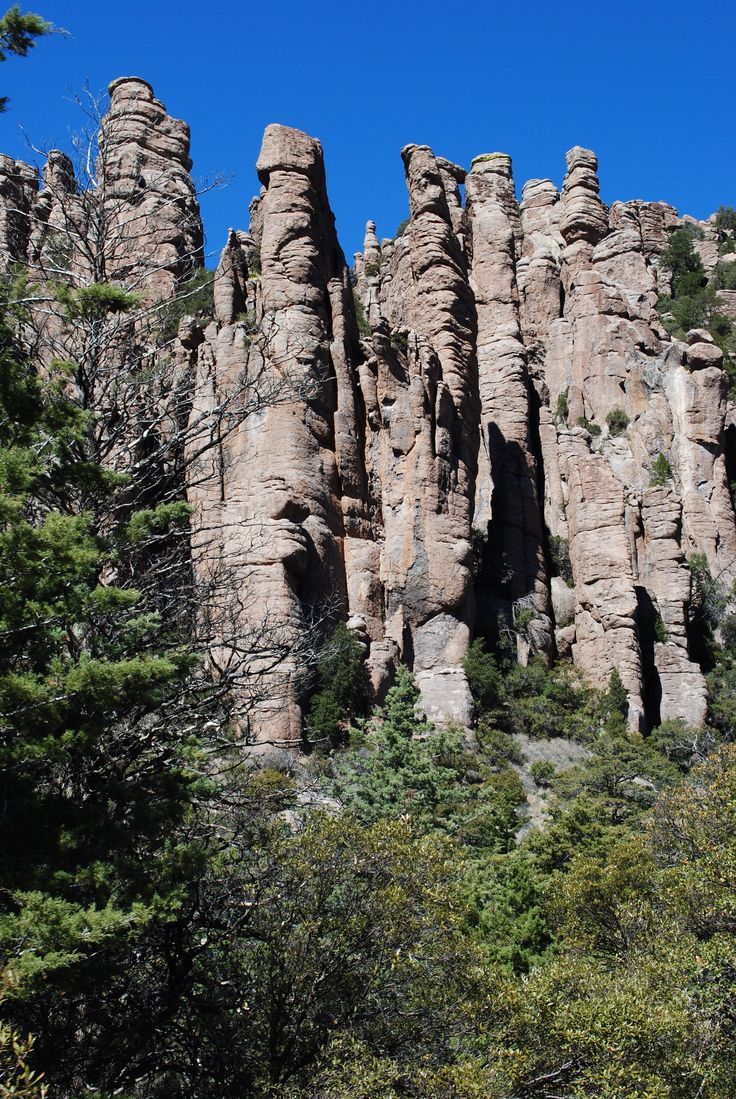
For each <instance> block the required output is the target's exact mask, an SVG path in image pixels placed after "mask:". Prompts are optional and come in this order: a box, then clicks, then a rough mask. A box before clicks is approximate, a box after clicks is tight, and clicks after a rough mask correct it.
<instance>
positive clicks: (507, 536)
mask: <svg viewBox="0 0 736 1099" xmlns="http://www.w3.org/2000/svg"><path fill="white" fill-rule="evenodd" d="M466 194H467V213H468V225H469V227H470V233H471V242H472V249H471V251H472V261H471V271H470V284H471V288H472V290H473V294H474V297H475V305H476V314H477V325H478V335H477V355H478V381H479V392H480V418H481V433H480V451H479V462H478V478H477V485H476V496H475V518H474V526H475V527H476V528H477V529H478V530H479V531H481V532H482V533H483V536H484V537H487V538H488V546H487V547H486V552H485V555H484V557H485V560H484V570H483V575H482V576H481V578H480V583H479V585H478V589H479V610H480V612H481V613H482V614H483V615H484V617H485V618H487V619H488V622H486V623H485V627H486V629H492V628H493V625H494V624H495V623H494V622H493V618H494V611H495V613H496V614H497V613H498V609H499V607H500V606H501V605H502V604H503V597H505V598H506V599H507V600H508V601H509V602H510V603H511V604H512V605H515V606H516V607H517V609H521V607H525V608H527V609H529V610H531V611H532V612H533V614H534V618H533V619H532V622H531V625H530V627H529V636H528V639H527V637H526V636H523V637H522V636H521V635H519V642H520V645H521V646H523V648H524V651H523V652H522V654H521V655H522V656H525V654H526V646H527V645H528V644H529V642H531V646H532V648H533V649H534V650H535V651H537V652H543V653H547V654H549V653H550V652H551V649H552V628H551V622H550V617H549V593H548V587H547V576H546V569H545V559H544V544H543V524H542V515H541V509H540V503H539V499H538V492H537V477H538V470H537V457H536V454H535V452H534V445H533V441H532V429H531V423H530V416H531V398H532V389H531V385H530V381H529V377H528V372H527V352H526V349H525V347H524V344H523V343H522V338H521V328H520V324H519V295H518V288H517V284H516V270H515V265H516V254H517V250H518V251H520V250H521V241H520V239H519V237H520V227H521V222H520V216H519V209H518V204H517V202H516V197H515V195H514V188H513V179H512V175H511V159H510V157H508V156H505V155H504V154H501V153H495V154H490V155H486V156H481V157H477V158H476V159H475V160H474V161H473V165H472V168H471V171H470V174H469V175H468V177H467V182H466ZM489 574H490V575H489ZM489 586H490V587H491V590H494V589H495V593H496V595H502V600H501V602H499V601H498V600H497V599H493V598H491V597H490V594H489V593H488V592H487V590H486V589H487V588H488V587H489ZM481 598H482V599H483V602H480V599H481ZM507 606H508V604H507Z"/></svg>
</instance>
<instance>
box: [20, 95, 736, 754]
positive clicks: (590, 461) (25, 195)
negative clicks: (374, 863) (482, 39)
mask: <svg viewBox="0 0 736 1099" xmlns="http://www.w3.org/2000/svg"><path fill="white" fill-rule="evenodd" d="M402 159H403V163H404V171H405V176H406V184H407V190H408V196H409V208H410V220H409V224H408V227H407V228H406V231H405V232H404V233H403V234H402V235H401V236H400V237H398V238H397V239H396V240H390V239H389V240H386V239H384V240H382V241H379V238H378V235H377V232H376V226H375V223H374V222H372V221H368V222H367V225H366V231H365V240H364V245H363V251H362V253H359V254H358V255H357V256H356V257H355V268H354V279H351V275H350V272H349V270H348V268H347V266H346V264H345V260H344V257H343V254H342V251H341V249H340V246H339V243H338V240H337V236H336V233H335V227H334V218H333V215H332V213H331V210H330V206H329V200H328V194H327V185H326V181H325V173H324V162H323V156H322V149H321V146H320V144H319V142H318V141H316V140H315V139H314V138H311V137H309V136H307V135H306V134H303V133H301V132H300V131H297V130H293V129H290V128H288V127H285V126H278V125H274V126H269V127H268V128H267V130H266V133H265V135H264V140H263V146H262V149H261V154H260V156H259V158H258V165H257V169H258V175H259V179H260V181H261V185H262V186H261V192H260V194H259V195H258V196H257V197H256V198H255V199H254V200H253V202H252V203H251V206H250V212H251V220H250V227H249V230H248V231H247V232H244V231H242V230H231V231H230V233H229V235H228V240H227V242H226V244H225V247H224V250H223V252H222V255H221V258H220V262H219V265H218V267H217V271H216V273H215V278H214V307H213V316H212V318H211V319H210V320H209V321H206V322H203V323H200V321H198V320H196V319H194V318H191V317H190V318H184V320H183V321H182V322H181V325H180V328H179V334H178V337H177V339H176V340H175V341H174V346H173V350H172V355H173V360H174V363H175V373H174V375H173V376H175V377H176V378H177V379H178V381H177V384H180V385H181V386H182V387H183V390H184V391H185V392H186V393H188V394H189V397H188V400H189V401H190V405H191V407H190V409H189V420H188V422H189V436H188V437H189V440H190V443H189V451H188V458H189V461H188V464H187V465H188V486H187V491H188V496H189V499H190V502H191V503H192V505H193V508H194V514H193V521H192V551H193V561H194V567H195V572H196V575H197V578H198V582H199V585H200V591H201V611H202V614H203V615H204V616H205V617H206V618H207V619H208V622H209V627H210V638H211V652H210V656H211V659H212V662H213V666H216V667H218V668H219V669H221V670H223V674H225V675H227V674H228V669H229V668H231V667H232V666H233V665H234V664H236V663H237V662H238V661H240V666H241V671H242V659H243V654H244V653H245V654H246V657H245V665H246V673H247V674H246V675H245V676H243V675H241V676H240V677H239V678H238V680H237V685H234V686H233V693H234V696H235V710H236V713H238V715H239V717H240V721H241V726H242V727H243V729H244V730H246V731H247V732H248V734H249V735H250V736H251V737H252V738H253V739H254V740H256V741H258V742H260V743H272V744H276V745H286V746H291V747H293V746H295V745H297V744H299V743H300V741H301V738H302V735H303V731H304V730H303V715H304V703H305V700H306V697H307V694H308V690H309V682H308V677H306V676H305V669H308V668H309V666H310V656H313V653H314V650H315V647H316V646H318V645H319V644H320V642H321V639H322V638H323V637H324V634H325V631H326V630H327V629H328V628H329V626H330V625H331V624H332V623H334V622H335V621H336V620H337V619H340V618H342V619H344V620H346V621H347V622H348V627H349V628H350V629H351V631H352V632H353V634H354V636H355V637H356V638H358V640H359V642H360V644H361V646H362V647H363V649H364V651H365V660H366V668H367V673H368V677H369V680H370V683H371V687H372V690H373V694H374V697H375V699H377V700H379V701H380V699H381V698H382V697H383V695H384V694H385V691H386V689H387V686H388V684H389V682H390V679H391V676H392V673H393V669H394V668H395V666H396V663H397V662H398V661H399V660H403V661H406V662H408V663H409V664H410V665H411V666H412V667H413V669H414V671H415V674H416V678H417V682H418V684H419V687H420V689H421V692H422V698H423V703H424V706H425V708H426V710H427V713H428V715H429V716H430V717H431V718H432V719H433V720H437V721H439V722H447V721H458V722H460V723H461V724H463V725H469V724H471V723H472V720H473V712H472V702H471V699H470V695H469V691H468V686H467V682H466V678H465V674H464V672H463V667H462V665H463V658H464V656H465V653H466V651H467V647H468V644H469V642H470V640H471V639H472V637H473V636H474V635H475V634H478V633H481V634H486V635H488V636H491V637H493V636H494V635H497V633H498V631H499V630H501V631H513V632H515V634H516V640H517V650H518V653H519V657H520V658H521V659H527V658H528V657H529V656H531V655H533V654H535V653H536V654H541V655H543V656H544V657H545V658H546V659H555V658H560V657H561V658H565V659H572V660H574V661H575V662H576V663H577V664H578V666H579V667H580V668H581V670H582V671H583V672H584V673H585V675H586V676H587V677H588V678H589V679H590V680H591V682H593V683H595V684H597V685H598V686H600V687H605V686H606V685H607V684H608V682H609V680H610V676H611V673H612V672H613V671H614V670H617V671H618V672H619V674H620V675H621V678H622V680H623V683H624V685H625V687H626V690H627V693H628V697H629V721H630V724H631V726H632V727H634V728H637V729H641V730H643V731H646V730H647V729H648V728H650V727H651V726H653V725H656V724H658V723H659V722H660V721H661V720H664V719H666V718H670V717H681V718H684V719H685V720H686V721H688V722H690V723H691V724H694V725H698V724H701V723H702V722H703V721H704V719H705V714H706V706H707V698H706V689H705V680H704V677H703V674H702V672H701V670H700V668H699V666H698V665H697V663H696V662H695V661H694V659H693V649H694V645H693V642H694V638H693V637H692V636H691V634H692V624H691V623H692V614H691V613H690V611H691V603H692V598H693V595H692V591H691V587H692V579H691V573H690V569H689V567H688V559H689V558H691V557H692V555H693V554H702V555H704V557H705V559H706V561H707V563H708V566H709V568H710V570H711V572H712V575H713V576H714V577H717V578H718V580H719V582H722V583H725V584H728V583H730V581H731V580H732V579H733V578H734V577H735V576H736V524H735V523H734V509H733V504H732V500H731V493H730V491H729V472H728V470H729V469H730V468H731V463H732V460H733V455H732V453H731V452H730V450H729V446H730V445H731V444H730V443H729V440H730V439H732V437H733V436H734V433H735V432H736V427H735V426H734V422H735V421H736V415H734V411H733V409H732V408H731V409H729V407H728V403H727V392H726V388H727V387H726V379H725V374H724V369H723V354H722V352H721V350H720V349H719V347H718V346H717V345H716V343H715V341H714V340H713V338H712V336H711V334H710V333H709V332H708V331H707V330H694V331H692V332H689V333H688V334H687V337H686V338H685V340H684V341H682V342H681V341H678V340H674V339H671V338H670V337H669V336H668V335H667V333H666V331H665V329H664V327H663V325H662V323H661V321H660V319H659V317H658V314H657V302H658V298H659V296H660V295H661V294H663V293H669V292H670V290H671V286H670V281H669V280H670V276H669V275H668V273H667V271H666V270H665V269H663V268H662V267H661V266H660V263H659V257H660V256H661V253H662V252H663V251H664V249H665V248H666V247H667V242H668V233H669V232H670V231H671V230H672V229H673V228H675V227H677V226H678V225H680V224H683V223H684V221H686V220H687V219H682V218H679V217H678V215H677V212H676V211H675V210H674V209H673V207H671V206H669V205H668V204H666V203H662V202H657V203H654V202H643V201H640V200H635V201H631V202H615V203H613V205H612V206H611V208H610V210H609V209H608V208H607V207H606V206H605V205H604V203H603V202H602V201H601V198H600V194H599V185H598V174H597V172H598V165H597V159H596V157H595V154H594V153H592V152H591V151H589V150H586V149H582V148H579V147H576V148H574V149H572V150H571V151H570V152H569V153H568V154H567V166H566V172H565V176H564V181H563V183H562V187H561V189H560V190H558V188H557V186H556V185H555V184H554V183H553V182H552V181H551V180H531V181H529V182H528V183H527V184H526V185H525V187H524V189H523V194H522V200H521V203H519V202H518V201H517V197H516V193H515V188H514V181H513V176H512V171H511V160H510V157H509V156H508V155H507V154H505V153H490V154H484V155H482V156H480V157H477V158H475V160H474V161H473V163H472V165H471V168H470V170H469V171H468V172H467V174H466V171H465V169H464V168H462V167H460V166H458V165H455V164H452V163H451V162H450V161H448V160H445V159H443V158H442V157H439V156H435V154H434V153H433V152H432V150H431V149H429V148H428V147H427V146H423V145H408V146H406V147H405V148H404V149H403V150H402ZM190 170H191V162H190V158H189V132H188V129H187V127H186V125H185V124H184V123H182V122H178V121H176V120H175V119H172V118H170V117H169V116H168V115H167V114H166V112H165V110H164V108H163V106H162V104H161V103H160V102H159V101H158V100H157V99H156V98H155V96H154V93H153V91H152V89H151V88H150V86H149V85H148V84H147V83H146V82H145V81H142V80H139V79H137V78H124V79H122V80H118V81H115V82H114V84H113V85H111V100H110V110H109V113H108V115H107V116H106V119H105V121H104V123H103V135H102V146H101V155H100V161H99V164H98V174H99V177H100V188H99V196H98V201H110V202H111V203H112V205H113V208H114V211H115V213H114V218H113V219H112V221H111V222H110V227H111V230H112V232H111V240H110V246H109V248H108V247H103V249H102V251H101V255H102V259H103V264H102V268H101V269H100V270H99V271H97V270H95V269H93V266H94V265H92V266H90V265H89V263H88V262H87V261H85V259H84V257H83V256H81V255H76V254H75V255H72V256H70V257H69V262H70V264H71V265H72V269H73V270H75V271H77V272H78V273H79V275H80V277H82V275H83V276H84V278H85V279H87V280H88V281H89V280H90V279H91V280H98V281H102V280H103V279H106V278H107V279H110V278H111V279H113V280H115V281H118V282H119V283H121V284H122V285H124V286H125V287H126V288H127V289H142V290H144V291H146V292H147V293H148V294H149V295H150V296H151V297H154V298H160V299H164V300H165V299H166V298H168V297H170V296H171V295H172V293H173V292H174V290H175V288H176V287H177V285H179V284H180V282H181V280H182V278H183V277H185V276H186V275H187V274H188V273H189V272H190V271H191V270H192V269H193V268H195V267H197V266H199V265H201V263H202V228H201V222H200V219H199V209H198V205H197V198H196V191H195V188H194V184H193V183H192V180H191V176H190ZM463 185H464V187H465V200H463V193H462V187H463ZM88 210H89V205H88V203H87V204H85V202H83V201H82V196H81V194H80V191H79V186H78V184H77V181H76V180H75V179H74V173H73V170H72V166H71V163H70V162H69V160H68V158H66V157H65V156H64V154H62V153H53V154H52V155H51V156H50V158H49V162H48V164H47V166H46V169H45V171H44V173H43V180H42V185H41V189H40V190H39V181H38V177H37V173H36V172H35V170H34V169H31V168H29V167H28V166H27V165H24V164H21V163H18V162H15V161H12V160H10V159H9V158H6V157H2V158H0V253H1V254H0V259H1V261H2V264H3V265H4V266H5V267H7V266H8V265H9V264H11V263H13V262H16V261H18V260H21V261H22V260H24V259H25V260H31V261H32V262H33V261H34V258H35V259H37V258H38V257H48V256H49V255H50V254H51V250H52V249H53V248H55V247H58V237H59V234H60V233H63V231H64V225H65V224H69V222H68V219H69V218H70V217H71V219H72V224H74V220H75V219H80V221H79V229H80V230H82V229H84V225H83V219H84V218H85V217H87V216H88ZM64 219H67V220H66V222H65V221H64ZM690 220H691V221H692V219H690ZM697 225H698V227H699V228H700V229H702V230H703V239H702V240H697V241H696V246H697V249H698V252H699V253H700V255H701V258H702V260H703V263H704V266H705V268H706V271H707V272H710V271H711V270H712V269H713V268H714V267H715V263H716V262H717V261H718V247H717V243H718V242H717V237H716V233H715V228H714V224H713V223H712V222H707V223H697ZM85 263H87V266H86V267H85ZM735 293H736V292H733V291H719V300H720V302H721V307H722V309H723V312H724V313H726V314H727V315H730V316H733V317H734V318H736V305H735V304H734V301H733V300H732V299H734V296H735ZM223 409H224V410H226V413H225V414H224V415H223V412H222V410H223ZM214 420H216V421H217V422H218V423H219V424H220V428H218V433H217V434H216V436H212V435H210V436H209V437H207V438H206V439H205V438H204V437H203V436H201V435H198V427H197V425H200V424H201V425H209V424H211V423H212V422H213V421H214ZM207 430H209V428H208V429H207ZM204 431H205V428H204V426H203V427H202V432H204ZM731 476H732V474H731ZM563 574H564V578H563Z"/></svg>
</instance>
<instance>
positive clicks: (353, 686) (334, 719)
mask: <svg viewBox="0 0 736 1099" xmlns="http://www.w3.org/2000/svg"><path fill="white" fill-rule="evenodd" d="M317 674H318V679H319V689H318V690H317V691H316V692H315V693H314V694H313V695H312V697H311V699H310V701H309V708H308V713H307V719H306V722H305V735H306V740H307V742H308V743H309V745H310V746H311V747H318V748H320V749H322V750H325V749H330V748H335V747H338V746H339V745H340V744H344V743H345V741H346V731H347V727H348V725H349V724H350V721H351V720H352V719H354V718H355V717H357V716H358V715H359V714H360V713H361V712H362V711H363V708H364V705H365V696H366V685H365V665H364V663H363V649H362V647H361V645H360V642H359V641H358V640H357V638H356V637H355V635H354V634H353V633H352V632H351V631H350V630H349V629H348V628H347V626H346V625H345V623H344V622H339V623H338V624H337V626H336V627H335V629H334V631H333V632H332V634H331V636H330V637H329V638H328V639H327V640H326V641H325V643H324V644H323V645H322V648H321V649H320V653H319V657H318V659H317Z"/></svg>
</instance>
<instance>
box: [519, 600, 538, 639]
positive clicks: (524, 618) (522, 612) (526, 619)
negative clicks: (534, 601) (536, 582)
mask: <svg viewBox="0 0 736 1099" xmlns="http://www.w3.org/2000/svg"><path fill="white" fill-rule="evenodd" d="M535 617H536V612H535V610H534V608H533V607H526V606H520V605H519V604H518V603H517V604H515V605H514V629H515V630H516V632H517V633H518V634H519V635H520V636H521V637H526V636H527V635H528V633H529V627H530V626H531V624H532V622H533V621H534V619H535Z"/></svg>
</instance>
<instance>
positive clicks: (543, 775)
mask: <svg viewBox="0 0 736 1099" xmlns="http://www.w3.org/2000/svg"><path fill="white" fill-rule="evenodd" d="M530 770H531V776H532V778H533V779H534V781H535V782H536V784H537V786H549V785H550V783H551V782H552V779H553V778H554V777H555V774H556V773H557V772H556V768H555V765H554V763H550V761H549V760H548V759H536V760H535V761H534V763H532V765H531V768H530Z"/></svg>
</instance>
